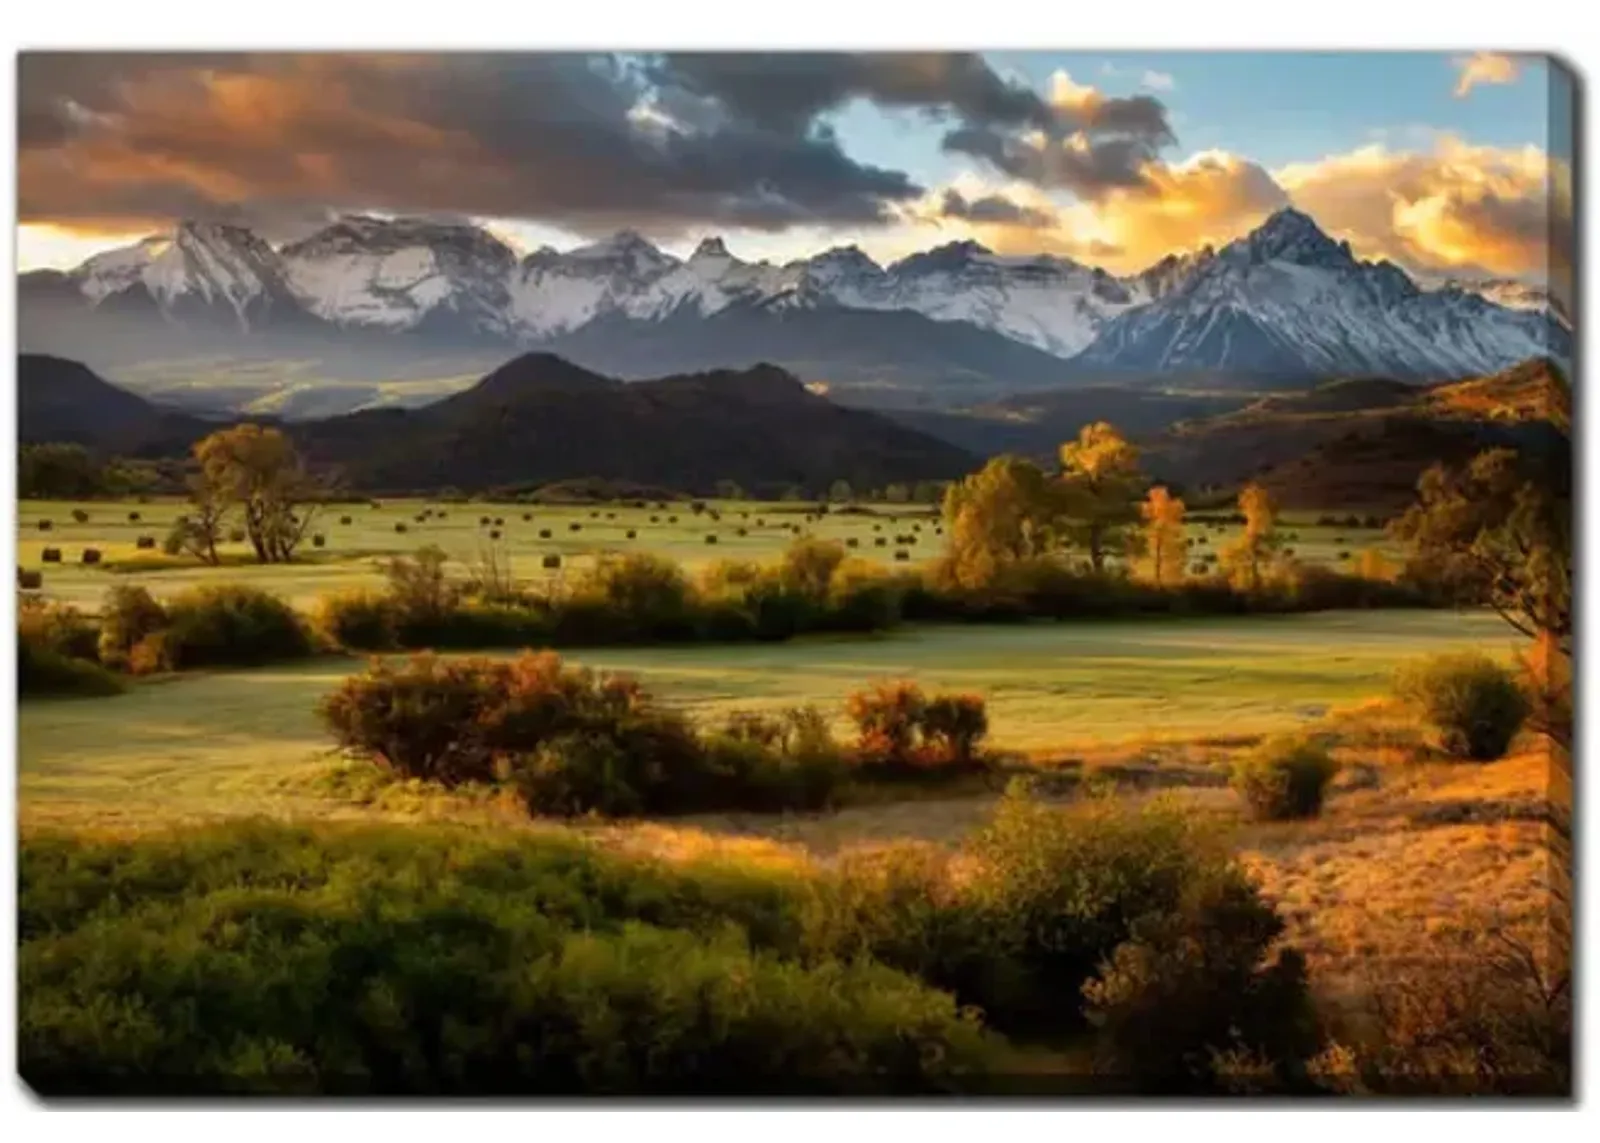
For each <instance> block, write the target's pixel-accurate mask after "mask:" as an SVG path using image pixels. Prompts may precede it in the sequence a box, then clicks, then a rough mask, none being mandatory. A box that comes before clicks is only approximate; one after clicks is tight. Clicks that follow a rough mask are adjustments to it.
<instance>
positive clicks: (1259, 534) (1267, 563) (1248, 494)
mask: <svg viewBox="0 0 1600 1143" xmlns="http://www.w3.org/2000/svg"><path fill="white" fill-rule="evenodd" d="M1239 511H1240V513H1242V514H1243V516H1244V533H1243V534H1242V535H1241V536H1240V537H1239V538H1238V540H1236V541H1234V543H1232V544H1230V545H1229V546H1228V548H1227V549H1226V550H1225V551H1224V552H1223V556H1222V558H1223V564H1224V566H1225V567H1227V569H1228V575H1229V578H1230V579H1231V580H1232V582H1233V583H1234V585H1235V586H1236V587H1241V588H1244V589H1245V590H1247V591H1260V590H1261V584H1262V582H1263V580H1264V579H1265V577H1266V573H1267V572H1268V571H1270V570H1271V568H1272V562H1273V559H1274V558H1275V556H1276V554H1277V551H1278V548H1279V547H1280V546H1281V541H1280V540H1279V538H1278V534H1277V509H1276V508H1275V507H1274V506H1273V503H1272V497H1271V496H1270V495H1268V493H1267V490H1266V489H1265V488H1263V487H1261V485H1259V484H1257V483H1255V482H1254V481H1251V482H1250V483H1249V484H1246V485H1245V486H1244V488H1243V490H1242V491H1240V493H1239Z"/></svg>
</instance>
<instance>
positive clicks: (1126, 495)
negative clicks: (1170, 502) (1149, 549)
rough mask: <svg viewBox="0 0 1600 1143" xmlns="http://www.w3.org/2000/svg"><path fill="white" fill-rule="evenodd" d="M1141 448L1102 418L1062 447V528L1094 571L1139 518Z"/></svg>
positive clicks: (1098, 568)
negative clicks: (1082, 550) (1064, 521)
mask: <svg viewBox="0 0 1600 1143" xmlns="http://www.w3.org/2000/svg"><path fill="white" fill-rule="evenodd" d="M1139 482H1140V477H1139V452H1138V450H1137V449H1135V448H1134V447H1133V445H1131V444H1129V443H1128V442H1127V441H1126V440H1124V439H1123V437H1122V435H1121V434H1120V433H1118V432H1117V430H1116V429H1115V428H1113V427H1112V426H1111V425H1109V424H1107V423H1106V422H1104V421H1097V422H1095V423H1094V424H1092V425H1085V426H1083V428H1082V429H1081V430H1080V431H1079V433H1078V439H1077V440H1075V441H1069V442H1067V443H1066V444H1064V445H1062V446H1061V479H1060V483H1061V492H1062V509H1063V512H1064V514H1065V516H1066V517H1067V525H1066V531H1067V533H1068V534H1069V535H1071V536H1072V537H1073V538H1074V540H1076V541H1077V542H1078V543H1079V544H1080V545H1081V546H1082V547H1084V548H1086V549H1087V550H1088V552H1089V563H1090V565H1091V566H1092V567H1093V568H1094V570H1095V571H1097V572H1099V571H1103V570H1104V569H1105V559H1106V553H1107V552H1108V551H1109V550H1110V549H1111V548H1112V547H1113V546H1114V545H1115V543H1116V541H1117V538H1118V536H1119V535H1120V534H1121V532H1122V530H1123V528H1125V527H1126V526H1127V525H1128V524H1131V523H1132V522H1133V521H1135V520H1137V519H1138V510H1137V507H1136V498H1137V496H1138V489H1139Z"/></svg>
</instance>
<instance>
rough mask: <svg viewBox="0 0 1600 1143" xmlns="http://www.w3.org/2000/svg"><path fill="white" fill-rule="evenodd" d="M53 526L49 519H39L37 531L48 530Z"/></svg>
mask: <svg viewBox="0 0 1600 1143" xmlns="http://www.w3.org/2000/svg"><path fill="white" fill-rule="evenodd" d="M54 527H55V524H54V523H52V522H51V521H49V520H40V521H39V531H41V532H48V531H50V529H52V528H54Z"/></svg>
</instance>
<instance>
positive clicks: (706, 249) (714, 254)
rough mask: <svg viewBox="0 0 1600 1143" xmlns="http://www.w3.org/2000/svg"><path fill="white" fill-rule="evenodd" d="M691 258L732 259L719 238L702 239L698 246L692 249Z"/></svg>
mask: <svg viewBox="0 0 1600 1143" xmlns="http://www.w3.org/2000/svg"><path fill="white" fill-rule="evenodd" d="M690 257H691V258H700V259H705V258H732V257H733V255H732V254H729V253H728V247H727V245H726V244H725V243H724V242H723V241H722V239H720V238H702V239H701V240H700V245H698V246H696V247H695V248H694V253H693V254H691V255H690Z"/></svg>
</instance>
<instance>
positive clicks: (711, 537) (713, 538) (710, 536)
mask: <svg viewBox="0 0 1600 1143" xmlns="http://www.w3.org/2000/svg"><path fill="white" fill-rule="evenodd" d="M716 542H717V534H716V533H715V532H708V533H707V534H706V543H708V544H714V543H716Z"/></svg>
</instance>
